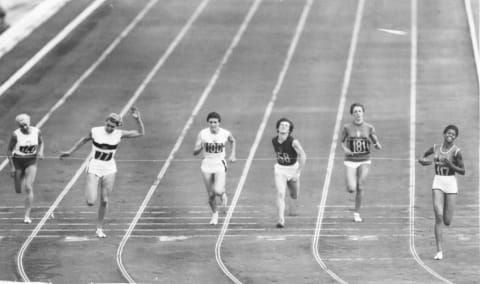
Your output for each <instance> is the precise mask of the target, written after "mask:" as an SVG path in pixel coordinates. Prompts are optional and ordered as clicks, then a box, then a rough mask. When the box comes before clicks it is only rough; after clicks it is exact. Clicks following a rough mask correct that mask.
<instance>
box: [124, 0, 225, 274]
mask: <svg viewBox="0 0 480 284" xmlns="http://www.w3.org/2000/svg"><path fill="white" fill-rule="evenodd" d="M208 3H209V0H203V1H202V2H201V3H200V5H199V6H198V7H197V9H196V10H195V12H194V13H193V15H192V16H191V17H190V19H189V20H188V22H187V23H186V25H185V26H184V27H183V28H182V30H181V31H180V33H179V34H178V36H177V37H176V38H175V40H174V42H173V43H172V45H170V46H169V48H168V50H167V52H166V53H165V55H164V56H163V57H162V58H161V59H160V60H159V62H158V63H157V66H156V67H155V68H154V70H153V71H154V72H157V70H158V69H159V68H160V67H161V66H162V65H163V64H164V62H165V61H166V59H167V58H168V57H169V56H170V54H171V53H172V52H173V50H174V48H175V47H176V46H177V45H178V44H179V42H180V41H181V39H182V38H183V37H184V36H185V34H186V33H187V32H188V30H189V29H190V27H191V26H192V25H193V23H194V22H195V21H196V20H197V18H198V17H199V16H200V14H201V13H202V12H203V10H204V9H205V7H206V6H207V4H208ZM224 64H225V62H223V61H222V62H221V66H223V65H224ZM154 72H152V73H151V76H149V78H148V81H150V80H151V79H152V78H153V75H154V74H155V73H154ZM217 72H218V73H217V74H216V75H214V79H213V80H212V81H210V82H211V84H210V85H209V86H208V87H207V90H205V91H204V93H203V94H202V96H201V97H200V100H199V102H198V103H197V105H196V107H195V109H194V110H193V112H192V114H191V116H190V118H189V119H188V121H187V123H186V124H185V126H184V128H183V130H182V133H181V134H180V136H179V137H178V138H177V141H176V143H175V145H174V147H173V149H172V151H171V152H170V154H169V156H168V158H167V161H166V162H165V163H164V165H163V167H162V169H161V170H160V172H159V174H158V175H157V178H156V179H155V181H154V183H153V184H152V186H151V187H150V189H149V190H148V192H147V195H146V196H145V198H144V200H143V202H142V204H141V205H140V208H139V209H138V211H137V214H136V215H135V217H134V219H133V221H132V223H131V224H130V226H129V228H128V230H127V232H126V233H125V235H124V236H123V238H122V241H121V242H120V244H119V246H118V248H117V254H116V260H117V267H118V268H119V269H120V272H121V273H122V276H123V277H124V278H125V279H126V280H127V281H128V282H129V283H135V281H134V280H133V278H132V277H131V276H130V274H129V273H128V271H127V270H126V268H125V266H124V265H123V260H122V252H123V248H124V247H125V244H126V242H127V241H128V238H129V236H130V235H131V233H132V231H133V229H134V228H135V225H136V223H137V222H138V220H139V219H140V217H141V216H142V214H143V212H144V211H145V209H146V208H147V204H148V202H149V201H150V199H151V198H152V196H153V194H154V192H155V190H156V189H157V187H158V185H159V184H160V180H161V179H162V178H163V176H164V175H165V172H166V171H167V169H168V167H169V166H170V163H171V161H172V160H173V158H174V156H175V154H176V152H177V151H178V149H179V148H180V145H181V144H182V142H183V139H184V138H185V136H186V134H187V131H188V129H189V128H190V126H191V125H192V123H193V119H194V118H195V116H196V115H197V114H198V112H199V111H200V108H201V107H202V106H203V103H204V102H205V100H206V99H207V97H208V95H209V93H210V91H211V88H213V84H214V82H215V81H216V80H217V77H218V75H219V72H220V71H219V70H217ZM145 86H146V84H144V85H143V88H144V87H145ZM143 88H141V91H143Z"/></svg>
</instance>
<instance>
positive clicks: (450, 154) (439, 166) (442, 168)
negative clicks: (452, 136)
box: [433, 144, 460, 176]
mask: <svg viewBox="0 0 480 284" xmlns="http://www.w3.org/2000/svg"><path fill="white" fill-rule="evenodd" d="M459 151H460V148H458V146H457V145H453V146H452V147H451V148H450V149H449V150H448V151H447V152H443V151H442V145H440V146H438V145H435V144H434V145H433V162H434V164H435V174H436V175H439V176H453V175H455V171H454V170H453V169H451V168H449V167H448V166H446V165H445V163H443V162H441V160H443V159H448V160H450V162H452V163H453V161H454V160H455V157H456V156H457V153H458V152H459Z"/></svg>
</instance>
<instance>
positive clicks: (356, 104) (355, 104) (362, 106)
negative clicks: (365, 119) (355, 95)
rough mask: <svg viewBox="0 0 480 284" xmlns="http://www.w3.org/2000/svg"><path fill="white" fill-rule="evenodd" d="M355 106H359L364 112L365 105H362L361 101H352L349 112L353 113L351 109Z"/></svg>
mask: <svg viewBox="0 0 480 284" xmlns="http://www.w3.org/2000/svg"><path fill="white" fill-rule="evenodd" d="M357 106H358V107H361V108H362V110H363V112H365V106H364V105H363V104H361V103H353V104H352V105H351V106H350V114H353V109H354V108H355V107H357Z"/></svg>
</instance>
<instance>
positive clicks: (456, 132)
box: [443, 124, 460, 136]
mask: <svg viewBox="0 0 480 284" xmlns="http://www.w3.org/2000/svg"><path fill="white" fill-rule="evenodd" d="M450 129H452V130H453V131H455V136H458V135H459V134H460V131H458V127H457V126H456V125H453V124H450V125H447V127H445V129H444V130H443V134H445V133H447V131H448V130H450Z"/></svg>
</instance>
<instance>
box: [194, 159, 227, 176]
mask: <svg viewBox="0 0 480 284" xmlns="http://www.w3.org/2000/svg"><path fill="white" fill-rule="evenodd" d="M200 170H201V171H202V172H204V173H210V174H214V173H218V172H226V171H227V162H226V161H225V160H223V159H222V160H219V159H203V160H202V165H201V166H200Z"/></svg>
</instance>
